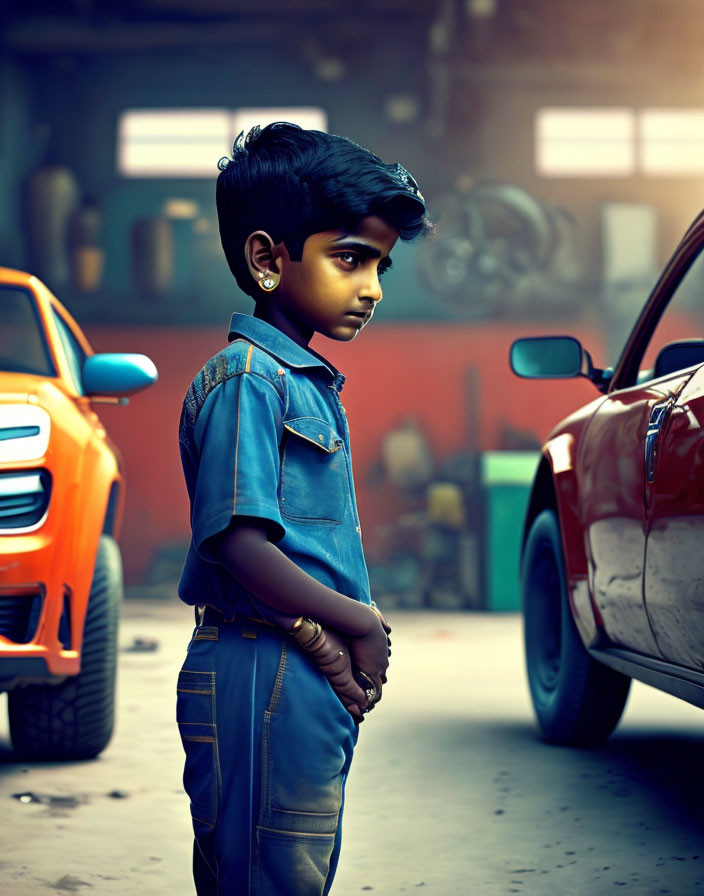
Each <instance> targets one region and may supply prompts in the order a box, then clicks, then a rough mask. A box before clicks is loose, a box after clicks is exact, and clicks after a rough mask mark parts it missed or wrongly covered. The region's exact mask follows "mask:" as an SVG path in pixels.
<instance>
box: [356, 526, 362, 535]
mask: <svg viewBox="0 0 704 896" xmlns="http://www.w3.org/2000/svg"><path fill="white" fill-rule="evenodd" d="M355 529H356V530H357V532H358V533H359V534H360V535H361V534H362V527H361V526H355Z"/></svg>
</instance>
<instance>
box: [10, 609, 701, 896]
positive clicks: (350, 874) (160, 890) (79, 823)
mask: <svg viewBox="0 0 704 896" xmlns="http://www.w3.org/2000/svg"><path fill="white" fill-rule="evenodd" d="M147 594H148V592H147ZM191 619H192V617H191V614H190V611H189V610H188V609H187V608H185V607H182V606H181V605H179V603H178V602H177V600H176V599H175V598H174V599H172V600H163V599H162V600H157V599H150V598H149V597H148V596H147V597H146V598H145V599H143V600H141V601H134V600H133V601H129V602H127V603H126V605H125V610H124V614H123V624H122V631H121V643H122V645H123V646H127V645H129V644H131V643H132V642H133V640H134V638H136V637H141V638H156V639H158V641H159V649H158V650H156V651H155V652H152V653H136V652H122V653H121V654H120V679H119V717H118V726H117V731H116V735H115V738H114V739H113V741H112V743H111V744H110V746H109V747H108V749H107V750H106V751H105V752H104V753H103V755H102V756H101V757H100V758H99V759H98V760H96V761H92V762H85V763H70V764H43V765H35V766H28V765H23V764H18V763H17V762H15V761H14V758H13V755H12V752H11V749H10V747H9V743H8V740H7V728H6V725H5V722H4V718H3V720H2V726H1V727H0V805H1V806H2V820H3V822H2V826H1V830H0V893H1V894H12V896H15V894H17V896H35V894H36V896H39V894H41V896H44V894H46V893H48V892H54V893H64V894H65V893H80V894H84V896H87V894H89V893H93V894H97V896H103V894H105V896H111V894H121V896H125V894H127V896H132V894H140V896H142V894H144V896H167V894H168V896H186V894H192V893H193V890H192V888H191V883H190V849H191V835H190V824H189V819H188V805H187V801H186V799H185V797H184V795H183V793H182V791H181V786H180V777H181V770H182V752H181V745H180V741H179V739H178V734H177V731H176V726H175V723H174V721H173V715H174V700H175V698H174V691H175V679H176V674H177V671H178V668H179V666H180V663H181V661H182V658H183V654H184V650H185V645H186V643H187V641H188V638H189V637H190V631H191V626H192V623H191ZM390 621H391V623H392V624H393V626H394V634H393V636H392V637H393V642H394V643H393V657H392V666H391V670H390V681H389V684H388V686H387V689H386V691H385V695H384V702H383V703H382V704H381V706H380V707H379V708H378V709H377V710H376V711H375V712H374V713H373V714H372V715H370V716H369V717H368V719H367V721H366V722H365V723H364V725H363V727H362V730H361V732H360V742H359V746H358V748H357V754H356V756H355V763H354V765H353V768H352V774H351V776H350V782H349V788H348V797H347V810H346V817H345V824H344V831H345V835H344V838H343V851H342V860H341V863H340V869H339V872H338V875H337V879H336V883H335V885H334V887H333V896H353V894H359V893H361V892H370V891H373V892H375V893H379V894H383V896H393V894H398V893H413V892H417V891H420V892H423V893H427V894H438V896H456V894H471V896H495V894H504V893H520V894H526V896H531V894H536V896H537V894H540V896H552V894H554V896H571V894H574V896H601V894H607V893H613V892H619V890H615V888H616V887H620V888H624V890H625V892H627V893H630V894H637V896H651V894H653V896H655V894H665V893H672V894H676V896H690V894H696V893H699V892H701V891H702V890H704V886H702V880H703V879H704V842H702V812H701V807H702V805H703V804H704V799H703V797H704V783H703V780H704V778H703V776H702V774H701V765H702V756H703V755H704V754H703V752H702V748H703V747H704V714H702V712H701V711H700V710H697V709H695V708H694V707H691V706H688V705H687V704H684V703H681V702H679V701H677V700H675V699H674V698H671V697H668V696H666V695H663V694H660V693H658V692H656V691H653V690H651V689H649V688H646V687H645V686H641V685H635V686H634V688H633V692H632V695H631V699H630V703H629V706H628V707H627V710H626V715H625V717H624V720H623V722H622V723H621V725H620V726H619V728H618V730H617V733H616V734H615V735H614V736H613V737H612V739H611V740H610V741H609V743H608V744H607V746H606V747H605V748H603V749H598V750H587V751H576V750H568V749H561V748H555V747H550V746H547V745H545V744H543V743H541V742H540V741H539V740H538V739H537V736H536V730H535V727H534V723H533V719H532V713H531V708H530V705H529V701H528V696H527V689H526V685H525V680H524V674H523V666H522V654H521V641H520V620H519V618H518V617H517V616H515V615H506V616H491V615H485V614H454V613H453V614H442V613H437V612H428V613H422V612H401V611H397V612H395V613H393V614H391V619H390ZM2 710H3V712H2V714H1V715H2V716H3V717H4V706H3V707H2ZM27 792H32V793H35V794H37V795H38V796H39V797H40V799H41V800H42V801H41V802H37V803H22V802H20V801H19V800H18V799H17V798H16V796H15V795H16V794H20V793H27ZM114 792H117V793H119V794H120V795H119V796H115V795H112V796H111V795H110V794H111V793H114ZM700 857H701V858H700ZM282 896H283V894H282Z"/></svg>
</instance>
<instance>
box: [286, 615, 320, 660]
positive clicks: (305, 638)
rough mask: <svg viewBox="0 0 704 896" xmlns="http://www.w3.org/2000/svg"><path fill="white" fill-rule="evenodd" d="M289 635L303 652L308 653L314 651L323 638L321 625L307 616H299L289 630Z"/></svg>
mask: <svg viewBox="0 0 704 896" xmlns="http://www.w3.org/2000/svg"><path fill="white" fill-rule="evenodd" d="M289 634H290V635H291V636H292V637H293V638H294V640H295V641H296V643H297V644H299V645H300V646H301V647H302V648H303V650H307V651H309V652H310V651H313V650H315V648H316V647H317V646H318V644H319V642H320V641H321V639H324V638H325V632H324V631H323V627H322V625H321V624H320V623H319V622H313V620H312V619H309V618H308V617H307V616H299V617H298V619H296V621H295V622H294V623H293V625H292V626H291V628H290V629H289Z"/></svg>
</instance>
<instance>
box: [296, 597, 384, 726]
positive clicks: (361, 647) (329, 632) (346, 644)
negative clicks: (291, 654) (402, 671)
mask: <svg viewBox="0 0 704 896" xmlns="http://www.w3.org/2000/svg"><path fill="white" fill-rule="evenodd" d="M373 609H374V612H375V613H376V615H377V622H378V624H376V625H374V626H373V627H372V629H371V630H370V631H369V632H368V633H367V634H365V635H360V636H358V637H348V636H343V635H341V634H340V633H339V632H338V631H336V630H335V629H331V628H326V627H323V628H322V632H323V637H321V638H319V639H318V640H317V642H315V643H314V644H312V645H311V648H309V649H308V648H307V652H308V653H309V654H310V657H311V659H312V660H313V661H314V662H315V664H316V665H317V666H318V667H319V669H320V670H321V671H322V673H323V674H324V675H325V677H326V678H327V679H328V681H329V682H330V685H331V687H332V689H333V691H335V693H336V694H337V697H338V699H339V700H340V702H341V703H342V705H343V706H344V707H345V709H346V710H347V712H349V714H350V715H351V716H352V718H353V719H354V720H355V721H356V722H357V723H361V722H362V721H364V713H366V712H369V711H370V710H371V709H372V708H373V707H374V706H376V704H377V703H378V702H379V701H380V700H381V691H382V686H383V685H384V684H386V681H387V678H386V670H387V669H388V667H389V655H390V654H391V651H390V650H389V647H390V645H391V640H390V639H389V634H390V632H391V626H390V625H389V624H388V622H387V621H386V620H385V619H384V617H383V616H382V614H381V612H380V611H379V610H378V609H377V608H376V607H374V608H373ZM355 670H361V671H363V672H364V673H366V675H367V676H369V678H371V680H372V681H373V682H374V687H375V688H376V698H375V699H374V700H373V702H371V703H370V702H369V701H368V700H367V695H366V693H365V691H364V689H363V688H362V687H360V685H359V684H358V683H357V681H356V680H355V676H354V673H355Z"/></svg>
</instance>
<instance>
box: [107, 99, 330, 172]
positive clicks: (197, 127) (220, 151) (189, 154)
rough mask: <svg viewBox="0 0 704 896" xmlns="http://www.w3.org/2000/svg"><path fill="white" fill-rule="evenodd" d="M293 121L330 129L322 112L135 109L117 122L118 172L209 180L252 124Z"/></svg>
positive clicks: (308, 109)
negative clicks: (238, 138) (237, 139)
mask: <svg viewBox="0 0 704 896" xmlns="http://www.w3.org/2000/svg"><path fill="white" fill-rule="evenodd" d="M272 121H293V122H295V123H296V124H300V126H301V127H303V128H315V129H316V130H322V131H324V130H326V129H327V119H326V115H325V112H324V110H323V109H318V108H314V107H281V108H280V107H266V108H249V109H245V108H243V109H235V110H232V109H130V110H127V111H126V112H123V114H122V115H121V117H120V121H119V124H118V143H117V170H118V173H119V174H121V175H122V176H123V177H171V178H174V177H207V178H213V177H215V176H216V175H217V173H218V169H217V163H218V160H219V159H221V158H222V157H223V156H225V155H228V156H229V155H230V154H231V151H232V141H233V139H234V137H235V136H236V135H237V134H239V132H240V131H243V130H244V131H247V130H249V129H250V128H251V127H252V125H255V124H260V125H265V124H269V123H270V122H272Z"/></svg>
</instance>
